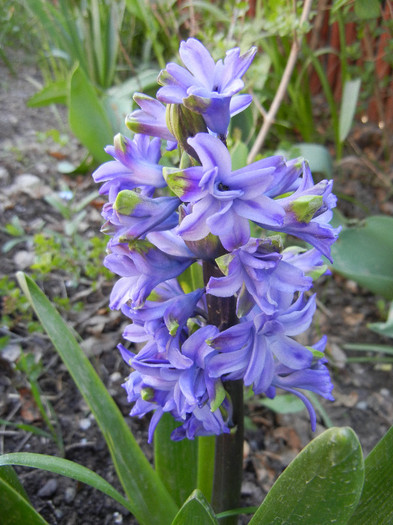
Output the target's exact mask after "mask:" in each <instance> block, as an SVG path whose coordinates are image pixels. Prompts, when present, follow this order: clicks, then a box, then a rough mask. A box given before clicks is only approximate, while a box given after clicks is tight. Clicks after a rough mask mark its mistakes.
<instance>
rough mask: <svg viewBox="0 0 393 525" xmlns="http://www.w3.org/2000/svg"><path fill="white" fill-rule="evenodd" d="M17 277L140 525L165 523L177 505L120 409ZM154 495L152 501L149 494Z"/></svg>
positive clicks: (45, 303)
mask: <svg viewBox="0 0 393 525" xmlns="http://www.w3.org/2000/svg"><path fill="white" fill-rule="evenodd" d="M17 279H18V282H19V285H20V286H21V288H22V290H23V292H24V293H25V295H26V297H27V299H28V300H29V302H30V304H31V305H32V306H33V308H34V310H35V312H36V314H37V317H38V318H39V320H40V322H41V324H42V326H43V327H44V329H45V330H46V332H47V334H48V335H49V337H50V339H51V341H52V343H53V345H54V347H55V348H56V350H57V352H58V353H59V355H60V357H61V358H62V360H63V362H64V364H65V365H66V367H67V368H68V371H69V372H70V374H71V377H72V378H73V379H74V381H75V383H76V385H77V386H78V388H79V391H80V392H81V394H82V396H83V397H84V399H85V401H86V402H87V404H88V405H89V407H90V409H91V411H92V413H93V414H94V416H95V418H96V421H97V423H98V425H99V426H100V428H101V431H102V434H103V436H104V438H105V440H106V442H107V445H108V448H109V451H110V453H111V456H112V459H113V462H114V466H115V468H116V471H117V474H118V476H119V479H120V481H121V483H122V485H123V488H124V491H125V492H126V494H127V496H128V498H129V500H130V502H131V503H132V505H133V509H134V510H133V514H134V515H135V516H136V518H137V519H138V521H140V523H141V524H150V523H154V522H155V520H156V521H157V523H162V524H165V523H170V520H171V519H172V517H173V516H174V515H175V514H176V512H177V506H176V504H175V503H174V501H173V499H172V498H171V497H170V495H169V494H168V492H167V490H166V489H165V487H164V485H163V484H162V482H161V481H160V479H159V477H158V475H157V474H156V472H154V470H153V468H152V467H151V465H150V464H149V462H148V460H147V459H146V457H145V456H144V454H143V452H142V450H141V449H140V447H139V445H138V444H137V442H136V440H135V438H134V436H133V435H132V433H131V432H130V430H129V428H128V426H127V423H126V422H125V420H124V418H123V416H122V414H121V413H120V410H119V409H118V407H117V405H116V404H115V402H114V401H113V399H112V397H111V396H110V395H109V393H108V391H107V390H106V388H105V386H104V384H103V383H102V381H101V379H100V378H99V377H98V375H97V373H96V371H95V370H94V368H93V366H92V365H91V363H90V362H89V360H88V359H87V357H86V355H85V354H84V353H83V351H82V349H81V348H80V346H79V345H78V343H77V342H76V340H75V337H74V335H73V333H72V331H71V330H70V328H69V327H68V326H67V325H66V324H65V323H64V321H63V319H62V318H61V316H60V315H59V313H58V312H57V311H56V309H55V308H54V307H53V306H52V304H51V303H50V301H49V300H48V299H47V298H46V297H45V295H44V294H43V293H42V291H41V290H40V289H39V288H38V286H37V285H36V284H35V283H34V281H33V280H32V279H31V278H30V277H28V276H26V275H25V274H23V272H18V273H17ZM152 493H154V495H155V497H154V500H152V498H151V496H150V495H151V494H152Z"/></svg>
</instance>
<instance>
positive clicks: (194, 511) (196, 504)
mask: <svg viewBox="0 0 393 525" xmlns="http://www.w3.org/2000/svg"><path fill="white" fill-rule="evenodd" d="M172 525H218V520H217V518H216V517H215V515H214V511H213V509H212V508H211V506H210V505H209V503H208V501H207V499H206V498H205V496H204V495H203V494H202V492H201V491H200V490H198V489H196V490H194V492H193V493H192V494H191V496H190V497H189V498H188V500H187V501H186V502H185V503H184V505H183V506H182V508H181V509H180V510H179V512H178V513H177V514H176V517H175V519H174V520H173V522H172Z"/></svg>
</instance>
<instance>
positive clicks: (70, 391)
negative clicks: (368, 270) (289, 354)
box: [0, 64, 393, 525]
mask: <svg viewBox="0 0 393 525" xmlns="http://www.w3.org/2000/svg"><path fill="white" fill-rule="evenodd" d="M16 65H18V64H16ZM16 69H17V70H18V71H19V74H18V76H17V77H12V76H11V75H10V74H9V72H8V70H7V69H5V68H4V67H3V66H2V65H1V64H0V113H1V115H2V117H1V121H0V226H1V227H3V228H4V227H5V225H6V224H8V223H10V221H11V220H12V218H13V217H14V216H15V215H16V216H18V217H19V219H20V224H21V225H22V227H23V228H24V230H25V233H26V239H25V240H23V242H20V243H18V244H17V245H16V246H15V247H13V248H12V249H11V250H9V251H7V253H2V254H1V260H0V278H1V277H3V276H8V277H9V278H13V276H14V274H15V272H16V271H17V270H27V269H28V268H29V266H30V265H31V264H32V263H33V259H32V244H31V236H32V234H34V233H36V232H38V231H46V230H49V229H50V230H55V231H56V230H57V231H64V218H63V217H62V216H61V215H60V214H59V213H58V212H57V211H56V210H55V209H54V208H53V207H52V206H51V205H49V204H48V203H47V202H46V201H45V196H47V195H53V194H57V193H58V192H59V191H60V190H62V189H63V185H64V183H66V184H67V185H68V187H69V188H70V189H71V191H72V192H73V193H74V194H75V199H76V200H78V201H79V200H81V199H82V198H83V197H84V196H85V195H87V194H88V193H89V192H90V191H92V190H94V189H95V188H94V183H93V182H92V180H91V178H90V176H89V175H87V176H86V177H81V176H79V177H67V176H65V175H62V174H60V173H59V172H58V170H57V167H58V162H59V161H62V160H66V161H70V162H74V163H77V162H78V161H80V160H81V159H82V158H83V152H82V151H81V149H80V148H79V146H78V144H77V143H76V142H75V140H73V139H72V138H70V140H69V142H68V143H67V144H66V145H65V146H60V145H59V144H57V143H56V142H55V141H53V140H52V139H50V138H45V137H44V136H43V135H42V133H45V132H47V131H48V130H50V129H61V125H62V124H61V119H63V118H64V115H63V113H62V112H60V113H59V114H57V113H56V112H54V111H52V110H51V109H49V108H39V109H37V108H36V109H33V108H30V109H29V108H26V105H25V104H26V101H27V99H28V98H29V96H31V95H32V94H33V93H34V92H35V90H36V87H35V86H34V82H39V78H40V77H39V75H38V74H37V71H36V70H35V68H34V67H33V66H26V65H25V64H24V65H23V67H22V65H20V67H16ZM59 119H60V120H59ZM40 133H41V134H40ZM353 140H354V141H355V145H357V146H358V147H359V148H360V156H359V155H357V156H354V154H352V153H351V154H350V156H347V157H345V158H344V161H343V162H341V164H340V165H339V166H337V167H336V169H335V191H336V192H337V193H339V194H343V195H346V196H350V197H352V198H353V199H355V204H353V202H352V204H348V201H346V200H344V199H341V200H340V202H339V207H340V209H341V211H342V212H343V213H344V214H345V215H346V216H348V217H351V218H363V217H364V216H365V215H367V214H375V213H391V212H392V210H391V208H390V207H389V206H390V205H389V203H388V202H386V199H385V196H386V191H385V187H384V185H383V182H382V180H381V179H380V178H379V176H378V174H376V173H375V172H373V171H371V170H370V169H369V167H368V166H367V161H366V163H365V162H364V158H366V159H367V155H369V154H370V151H371V154H373V151H375V150H377V149H378V146H379V144H380V133H379V131H378V130H376V129H374V128H372V127H371V128H360V127H359V128H357V134H355V135H354V137H353ZM373 144H374V146H375V147H374V149H373ZM367 148H368V149H369V150H370V151H368V150H367ZM356 203H357V204H356ZM96 204H97V203H96ZM359 204H360V205H359ZM100 224H101V217H100V215H99V212H98V211H97V209H96V207H94V206H93V205H91V206H89V207H88V208H87V215H86V216H85V217H84V218H83V221H82V222H81V224H80V226H79V233H80V235H82V236H86V238H88V237H89V236H90V237H91V236H92V235H97V234H98V232H99V228H100ZM10 239H11V237H10V236H9V235H7V234H6V233H4V231H1V230H0V240H1V245H4V243H6V242H7V241H9V240H10ZM64 275H65V274H64V272H62V271H58V272H55V273H54V274H53V275H52V274H51V276H50V278H48V279H47V280H46V281H42V282H41V283H40V284H41V285H42V287H43V288H44V289H45V290H46V292H47V293H48V295H49V296H53V295H58V296H59V295H60V296H62V294H63V296H68V297H69V298H70V300H71V304H73V303H75V302H77V301H80V300H82V301H83V309H82V311H81V312H80V313H75V312H73V311H72V309H71V311H69V312H68V313H66V312H65V313H64V316H65V317H66V318H67V320H68V321H69V322H70V323H71V324H72V325H73V326H75V328H76V329H77V330H78V332H79V333H80V334H81V336H82V338H83V339H84V340H85V343H84V348H85V350H86V352H87V354H88V355H89V357H91V359H92V362H93V364H94V366H95V367H96V369H97V370H98V372H99V373H100V375H101V377H102V379H103V381H104V382H105V384H106V385H107V387H108V388H109V390H110V392H111V394H112V395H113V397H114V399H115V400H116V402H117V403H118V405H119V406H120V408H121V410H122V411H123V413H124V415H125V417H127V414H128V412H129V409H130V407H129V406H128V405H127V402H126V399H125V394H124V391H123V389H122V388H121V383H122V381H123V379H124V377H125V376H126V375H127V373H128V372H127V368H126V366H125V365H124V364H123V363H122V361H121V359H120V357H119V356H118V353H117V351H116V349H115V346H116V344H117V342H119V341H120V334H121V328H122V326H124V325H125V324H126V323H125V320H124V319H123V318H122V317H121V316H120V315H119V314H118V313H113V312H112V313H109V310H108V309H107V297H108V293H109V290H110V286H111V284H110V283H108V282H106V281H105V279H104V277H102V276H101V277H99V278H98V285H97V289H96V291H94V292H93V291H91V290H90V289H89V287H88V286H87V284H88V282H87V281H86V280H83V278H82V279H81V281H80V282H79V283H78V286H73V285H72V283H70V282H69V279H68V280H67V278H65V277H64ZM317 291H318V294H319V295H318V297H319V308H318V311H317V314H316V316H315V323H314V328H313V331H312V332H311V333H310V334H307V335H306V338H308V339H309V340H308V341H307V342H310V343H311V342H313V341H315V340H316V338H317V334H320V333H327V334H328V335H329V343H328V355H329V358H330V362H331V370H332V376H333V381H334V383H335V390H334V394H335V397H336V401H335V402H334V403H327V402H326V403H325V402H324V403H323V406H324V407H325V410H326V411H327V413H328V415H329V417H330V419H331V420H332V422H333V424H334V425H337V426H344V425H350V426H351V427H352V428H353V429H354V430H355V431H356V432H357V434H358V435H359V438H360V441H361V444H362V447H363V449H364V451H365V453H366V454H367V453H368V452H369V451H370V450H371V449H372V447H373V446H374V445H375V444H376V443H377V442H378V440H379V439H380V438H381V437H382V436H383V435H384V433H385V432H386V430H387V429H388V428H389V427H390V426H391V425H392V424H393V407H392V402H391V399H392V393H393V386H392V371H391V367H390V365H384V366H376V365H374V364H372V363H366V364H364V363H362V364H359V363H347V362H346V359H347V357H348V356H350V355H351V356H353V354H350V353H349V352H344V349H343V347H344V345H345V344H346V343H349V342H357V343H359V342H370V343H381V342H382V343H383V342H386V343H387V342H388V341H387V340H384V339H381V338H379V337H378V336H377V335H375V334H373V333H372V332H370V331H369V330H368V329H367V326H366V325H367V323H369V322H375V321H380V320H381V319H380V314H379V310H378V308H377V300H376V298H375V297H374V296H373V295H372V294H370V293H369V292H367V291H365V290H363V289H361V288H360V287H358V286H357V285H356V284H355V283H353V282H348V281H346V280H345V279H342V278H340V277H339V276H335V275H334V276H333V277H329V278H324V279H322V281H321V282H320V283H319V284H318V287H317ZM3 294H4V295H5V297H3V313H4V308H5V307H6V306H7V305H8V306H9V298H8V297H7V293H5V292H4V291H3ZM7 301H8V303H7ZM11 317H12V314H11ZM1 330H2V332H3V333H2V334H1V335H9V336H10V339H9V341H8V344H7V346H6V348H5V349H4V350H3V352H2V353H1V354H0V418H2V419H3V420H7V421H9V422H13V423H28V424H34V425H36V426H37V427H39V428H43V429H45V428H46V427H45V424H44V422H43V421H42V420H41V419H40V415H39V412H38V411H37V409H36V407H35V406H34V403H32V402H31V394H30V392H29V384H28V382H26V379H25V377H24V375H23V374H21V373H20V372H18V371H17V370H16V369H15V363H16V362H17V360H18V359H19V358H20V355H21V353H22V352H24V353H26V352H31V353H33V354H34V355H35V356H36V358H37V359H38V358H41V359H42V362H43V365H44V369H43V372H42V374H41V376H40V381H39V383H40V386H41V389H42V391H43V394H44V398H45V399H48V400H49V401H50V403H51V404H52V406H53V407H54V409H55V412H56V414H57V416H58V419H59V424H60V427H61V431H62V436H63V440H64V445H65V456H66V457H67V458H68V459H70V460H73V461H76V462H79V463H81V464H83V465H85V466H87V467H89V468H91V469H92V470H94V471H95V472H97V473H99V474H101V475H102V476H103V477H104V478H105V479H107V480H108V481H109V482H114V484H115V485H116V479H115V478H116V475H115V471H114V468H113V466H112V465H111V461H110V458H109V455H108V452H107V449H106V445H105V442H104V440H103V438H102V436H101V434H100V432H99V430H98V428H97V425H96V423H95V421H94V419H93V418H92V417H91V415H90V412H89V409H88V407H87V406H86V404H85V403H84V401H83V400H82V398H81V396H80V394H79V393H78V391H77V389H76V388H75V386H74V384H73V382H72V380H71V379H70V377H69V375H68V373H67V371H66V369H65V367H64V365H63V364H62V363H61V361H60V359H59V358H58V357H57V355H56V354H55V352H54V350H53V348H52V347H51V345H50V343H49V341H48V339H47V338H46V337H45V336H44V335H42V334H40V333H28V331H27V330H26V323H25V322H24V321H23V319H22V318H21V317H20V316H19V317H18V315H16V316H14V318H13V320H12V323H11V325H10V326H8V328H7V327H5V326H4V325H3V326H2V327H1ZM314 335H315V337H314ZM247 413H248V422H249V423H250V425H249V426H250V429H249V430H247V432H246V442H245V453H244V454H245V457H244V482H243V491H242V492H243V502H242V503H243V504H244V505H256V504H258V503H259V502H260V501H261V500H262V498H263V497H264V495H265V494H266V492H267V491H268V490H269V488H270V487H271V485H272V483H273V482H274V480H275V479H276V477H277V476H278V475H279V473H280V472H281V471H282V470H283V469H284V468H285V467H286V466H287V465H288V463H289V462H290V461H291V460H292V459H293V457H294V456H295V455H296V454H297V453H298V452H299V451H300V450H301V448H302V447H303V446H304V445H306V444H307V442H308V441H309V440H310V439H311V438H312V434H311V432H310V428H309V421H308V417H307V414H306V413H305V411H303V412H300V413H297V414H286V415H277V414H273V413H272V412H270V411H269V410H267V409H266V408H264V407H263V406H261V405H260V403H258V402H254V401H253V402H250V404H249V405H248V407H247ZM127 421H128V423H129V424H130V426H131V427H132V429H133V430H134V432H135V435H136V437H137V439H138V440H139V441H140V443H142V444H143V447H144V449H145V450H146V453H147V454H148V456H149V457H150V458H151V455H152V451H151V448H150V447H148V446H146V445H145V441H146V433H145V430H146V422H144V421H138V420H131V419H130V418H128V419H127ZM325 423H326V422H325ZM324 428H325V426H324V423H323V421H322V420H321V419H320V423H319V425H318V429H317V432H321V431H323V430H324ZM15 451H32V452H39V453H49V454H55V455H56V454H58V448H57V446H56V445H55V443H54V442H53V441H52V440H48V439H47V438H43V437H40V436H37V435H35V434H31V433H27V432H24V431H22V430H19V429H17V428H15V427H12V426H9V425H1V424H0V452H1V453H3V452H15ZM19 472H20V476H21V479H22V481H23V483H24V485H25V487H26V490H27V492H28V494H29V496H30V498H31V500H32V502H33V503H34V505H35V507H36V508H37V509H38V510H39V511H40V512H41V513H42V515H43V516H44V517H45V518H46V519H47V520H48V522H49V523H50V524H53V525H55V524H64V525H71V524H77V525H88V524H99V525H101V524H103V525H104V524H109V523H110V524H113V523H124V524H131V523H134V521H133V519H132V518H130V517H129V516H127V514H126V512H125V511H124V510H123V509H122V508H121V507H120V506H119V505H117V504H116V503H113V502H112V501H111V500H110V499H109V498H106V497H103V496H102V495H101V494H98V493H97V492H95V491H93V490H92V489H90V488H88V487H86V486H84V485H82V484H79V483H76V482H74V481H73V480H71V479H67V478H61V477H59V476H55V475H52V474H48V473H45V472H37V471H29V470H27V469H19ZM116 486H117V487H118V485H116Z"/></svg>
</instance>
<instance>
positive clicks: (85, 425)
mask: <svg viewBox="0 0 393 525" xmlns="http://www.w3.org/2000/svg"><path fill="white" fill-rule="evenodd" d="M90 427H91V420H90V419H88V418H87V417H85V418H84V419H81V420H80V421H79V428H80V429H81V430H87V429H89V428H90Z"/></svg>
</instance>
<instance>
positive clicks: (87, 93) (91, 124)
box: [68, 65, 114, 162]
mask: <svg viewBox="0 0 393 525" xmlns="http://www.w3.org/2000/svg"><path fill="white" fill-rule="evenodd" d="M68 97H69V98H68V121H69V124H70V128H71V130H72V132H73V133H74V135H75V136H76V137H77V138H78V140H80V142H81V143H82V144H83V145H84V146H85V147H86V148H87V149H88V150H89V151H90V153H91V154H92V155H93V157H94V158H95V159H96V160H97V161H98V162H105V161H107V160H109V159H110V157H109V156H108V155H107V154H106V153H105V151H104V147H105V146H107V145H108V144H111V143H112V140H113V134H114V133H113V129H112V126H111V123H110V120H109V118H108V115H107V114H106V112H105V111H104V109H103V105H102V103H101V101H100V99H99V98H98V95H97V92H96V90H95V89H94V87H93V86H92V84H91V82H90V81H89V79H88V78H87V76H86V75H85V73H84V72H83V71H82V69H81V68H80V67H79V65H76V66H75V67H74V69H73V70H72V72H71V76H70V84H69V91H68Z"/></svg>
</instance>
